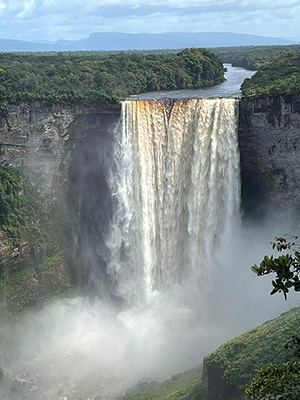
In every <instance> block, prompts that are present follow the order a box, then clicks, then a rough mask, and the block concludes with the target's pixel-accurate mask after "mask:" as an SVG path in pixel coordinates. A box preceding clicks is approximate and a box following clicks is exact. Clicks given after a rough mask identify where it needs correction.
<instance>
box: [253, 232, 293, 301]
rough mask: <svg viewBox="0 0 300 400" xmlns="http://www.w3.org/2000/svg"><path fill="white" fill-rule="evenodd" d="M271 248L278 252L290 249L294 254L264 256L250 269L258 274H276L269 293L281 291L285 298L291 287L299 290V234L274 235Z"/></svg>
mask: <svg viewBox="0 0 300 400" xmlns="http://www.w3.org/2000/svg"><path fill="white" fill-rule="evenodd" d="M271 244H272V247H273V249H276V250H277V251H278V252H281V251H287V250H292V251H293V252H294V254H293V255H292V254H289V253H287V254H282V255H280V256H279V257H274V256H271V257H269V256H265V257H264V259H263V260H262V262H261V263H260V265H259V266H258V265H256V264H254V265H253V266H252V267H251V269H252V271H253V272H254V273H255V274H257V275H258V276H262V275H268V274H271V273H275V274H276V278H275V279H274V280H272V285H273V289H272V291H271V293H270V294H271V295H272V294H275V293H277V292H282V293H283V295H284V298H285V299H286V300H287V294H288V292H289V290H290V289H291V288H293V289H294V291H296V292H300V279H299V275H300V252H299V251H298V250H299V247H300V244H299V236H286V237H276V238H275V242H272V243H271Z"/></svg>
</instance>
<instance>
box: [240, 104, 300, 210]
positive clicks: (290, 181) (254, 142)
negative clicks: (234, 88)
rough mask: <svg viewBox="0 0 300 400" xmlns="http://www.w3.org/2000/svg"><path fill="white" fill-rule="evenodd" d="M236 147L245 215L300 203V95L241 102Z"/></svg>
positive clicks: (296, 206)
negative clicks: (239, 157) (238, 156)
mask: <svg viewBox="0 0 300 400" xmlns="http://www.w3.org/2000/svg"><path fill="white" fill-rule="evenodd" d="M239 144H240V154H241V174H242V204H243V209H244V211H245V213H246V214H250V215H252V214H258V216H259V215H261V214H263V213H264V212H265V211H266V209H267V208H269V207H270V206H272V205H274V206H276V207H282V208H289V209H298V208H299V204H300V156H299V151H300V96H285V97H283V96H269V97H262V98H259V99H243V98H242V99H241V102H240V122H239Z"/></svg>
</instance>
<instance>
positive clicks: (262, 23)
mask: <svg viewBox="0 0 300 400" xmlns="http://www.w3.org/2000/svg"><path fill="white" fill-rule="evenodd" d="M118 6H120V7H118ZM5 20H7V21H9V23H8V24H4V23H3V22H4V21H5ZM299 20H300V5H299V0H165V1H164V2H163V4H162V2H161V0H126V1H125V0H0V38H1V37H2V38H3V37H4V38H16V37H17V35H19V36H18V37H21V38H23V39H27V40H31V39H48V40H56V39H59V38H63V39H80V38H82V37H87V36H88V35H89V34H90V33H91V32H97V31H98V32H100V31H106V32H108V31H119V32H120V31H123V32H132V33H137V32H161V31H164V32H167V31H170V32H172V31H173V32H174V31H177V32H178V31H194V32H195V31H202V32H204V31H219V32H221V31H228V30H230V31H231V32H239V33H249V34H258V35H264V36H277V37H280V36H281V37H287V36H297V35H299V36H300V24H299V22H300V21H299Z"/></svg>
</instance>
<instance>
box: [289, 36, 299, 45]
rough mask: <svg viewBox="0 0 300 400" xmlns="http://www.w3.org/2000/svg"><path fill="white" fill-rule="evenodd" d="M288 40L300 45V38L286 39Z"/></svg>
mask: <svg viewBox="0 0 300 400" xmlns="http://www.w3.org/2000/svg"><path fill="white" fill-rule="evenodd" d="M285 39H286V40H290V41H291V42H293V43H296V44H299V43H300V37H291V38H290V37H289V38H285Z"/></svg>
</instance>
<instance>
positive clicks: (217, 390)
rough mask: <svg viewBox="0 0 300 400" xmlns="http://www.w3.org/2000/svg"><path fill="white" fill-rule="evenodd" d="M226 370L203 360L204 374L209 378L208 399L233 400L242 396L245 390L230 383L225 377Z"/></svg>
mask: <svg viewBox="0 0 300 400" xmlns="http://www.w3.org/2000/svg"><path fill="white" fill-rule="evenodd" d="M223 374H224V371H223V370H222V369H220V368H217V367H216V366H213V367H212V366H210V365H208V364H207V363H206V361H205V359H204V361H203V375H204V376H205V377H206V378H207V382H208V391H207V398H208V400H231V399H236V398H242V396H243V392H241V391H239V390H237V389H236V388H234V387H233V386H231V385H229V384H228V383H227V382H226V380H225V379H224V378H223Z"/></svg>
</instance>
